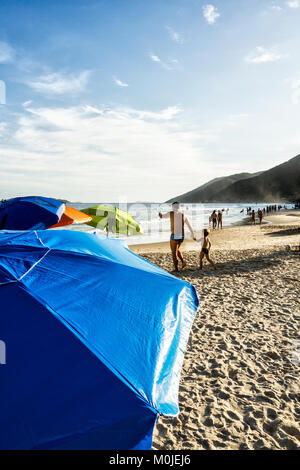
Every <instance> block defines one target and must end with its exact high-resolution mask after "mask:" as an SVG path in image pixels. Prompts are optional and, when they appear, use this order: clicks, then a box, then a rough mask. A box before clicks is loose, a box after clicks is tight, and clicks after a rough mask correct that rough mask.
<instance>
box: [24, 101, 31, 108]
mask: <svg viewBox="0 0 300 470" xmlns="http://www.w3.org/2000/svg"><path fill="white" fill-rule="evenodd" d="M31 103H32V100H28V101H24V103H22V106H23V107H24V108H27V107H28V106H30V105H31Z"/></svg>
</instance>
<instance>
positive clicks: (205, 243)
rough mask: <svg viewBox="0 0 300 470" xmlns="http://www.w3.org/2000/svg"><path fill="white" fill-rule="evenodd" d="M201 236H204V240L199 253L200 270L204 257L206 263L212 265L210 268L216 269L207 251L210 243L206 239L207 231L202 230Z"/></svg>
mask: <svg viewBox="0 0 300 470" xmlns="http://www.w3.org/2000/svg"><path fill="white" fill-rule="evenodd" d="M203 234H204V240H203V245H202V249H201V251H200V269H202V266H203V258H204V256H205V257H206V259H207V261H208V262H209V263H210V264H211V265H212V267H213V268H214V269H216V265H215V263H214V262H213V261H212V260H211V259H210V257H209V250H210V248H211V241H210V239H209V238H208V235H209V231H208V230H206V229H204V231H203Z"/></svg>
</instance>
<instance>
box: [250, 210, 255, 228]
mask: <svg viewBox="0 0 300 470" xmlns="http://www.w3.org/2000/svg"><path fill="white" fill-rule="evenodd" d="M251 225H256V222H255V210H253V211H252V212H251Z"/></svg>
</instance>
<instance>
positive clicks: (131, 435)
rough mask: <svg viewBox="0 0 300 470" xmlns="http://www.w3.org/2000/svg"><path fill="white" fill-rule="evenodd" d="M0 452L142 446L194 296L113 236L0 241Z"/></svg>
mask: <svg viewBox="0 0 300 470" xmlns="http://www.w3.org/2000/svg"><path fill="white" fill-rule="evenodd" d="M0 305H1V313H0V340H1V346H2V349H3V347H5V353H6V354H4V353H3V351H2V356H1V357H2V358H3V357H5V358H6V360H5V363H3V361H2V364H0V429H1V432H0V449H150V448H151V445H152V433H153V428H154V425H155V422H156V420H157V418H158V416H159V415H160V414H163V415H168V416H176V415H177V413H178V386H179V379H180V372H181V367H182V362H183V357H184V351H185V348H186V344H187V341H188V336H189V332H190V328H191V325H192V322H193V319H194V316H195V313H196V310H197V306H198V299H197V295H196V292H195V289H194V287H193V286H192V285H190V284H189V283H187V282H185V281H182V280H180V279H177V278H175V277H173V276H172V275H170V274H169V273H167V272H165V271H163V270H162V269H160V268H158V267H157V266H154V265H153V264H151V263H149V262H147V261H145V260H144V259H142V258H140V257H139V256H137V255H135V254H134V253H132V252H131V251H130V250H129V249H128V248H127V246H126V245H125V242H123V241H122V240H114V239H106V238H100V237H99V235H96V234H88V233H82V232H76V231H68V230H62V231H59V230H51V231H46V230H42V231H27V232H26V231H23V232H17V231H16V232H12V231H10V232H6V231H3V232H2V233H1V234H0Z"/></svg>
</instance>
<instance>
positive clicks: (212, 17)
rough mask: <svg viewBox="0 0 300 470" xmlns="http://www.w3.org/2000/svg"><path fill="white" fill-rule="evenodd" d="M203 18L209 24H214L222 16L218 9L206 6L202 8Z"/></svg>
mask: <svg viewBox="0 0 300 470" xmlns="http://www.w3.org/2000/svg"><path fill="white" fill-rule="evenodd" d="M202 11H203V16H204V18H205V19H206V21H207V22H208V23H209V24H214V23H215V22H216V19H217V18H218V17H219V16H220V13H219V12H218V9H217V8H216V7H215V6H214V5H204V6H203V7H202Z"/></svg>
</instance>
